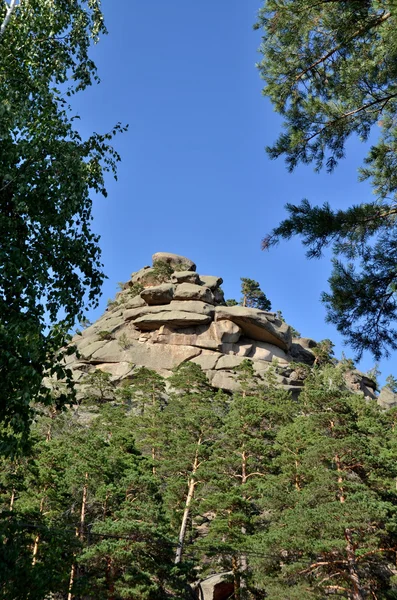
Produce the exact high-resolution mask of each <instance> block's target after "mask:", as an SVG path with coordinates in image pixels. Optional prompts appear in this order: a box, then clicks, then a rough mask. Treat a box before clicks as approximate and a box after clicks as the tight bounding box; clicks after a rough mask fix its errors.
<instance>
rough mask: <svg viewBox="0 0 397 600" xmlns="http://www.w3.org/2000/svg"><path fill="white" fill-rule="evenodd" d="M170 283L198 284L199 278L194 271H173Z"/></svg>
mask: <svg viewBox="0 0 397 600" xmlns="http://www.w3.org/2000/svg"><path fill="white" fill-rule="evenodd" d="M171 281H172V283H176V284H179V283H194V284H196V283H200V276H199V274H198V273H195V272H194V271H175V272H174V273H173V274H172V275H171Z"/></svg>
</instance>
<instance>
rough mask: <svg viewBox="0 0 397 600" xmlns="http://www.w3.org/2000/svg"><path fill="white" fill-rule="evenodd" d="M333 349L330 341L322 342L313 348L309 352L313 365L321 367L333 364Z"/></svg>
mask: <svg viewBox="0 0 397 600" xmlns="http://www.w3.org/2000/svg"><path fill="white" fill-rule="evenodd" d="M333 347H334V344H333V343H332V342H331V340H322V341H321V342H319V343H318V344H317V346H315V347H314V348H311V352H312V353H313V354H314V356H315V359H314V365H317V366H323V365H327V364H329V363H332V362H333V358H332V357H333V354H334V351H333Z"/></svg>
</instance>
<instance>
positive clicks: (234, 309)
mask: <svg viewBox="0 0 397 600" xmlns="http://www.w3.org/2000/svg"><path fill="white" fill-rule="evenodd" d="M224 319H227V320H229V321H233V323H236V325H239V327H241V329H242V330H243V332H244V335H245V336H246V337H248V338H252V339H253V340H257V341H260V342H269V343H270V344H274V345H275V346H278V347H279V348H281V349H282V350H288V349H289V348H290V346H291V343H292V336H291V329H290V327H289V325H287V324H286V323H284V322H283V321H280V319H277V317H276V316H275V315H274V314H273V313H268V312H265V311H263V310H259V309H257V308H245V307H243V306H217V307H216V309H215V320H216V321H222V320H224Z"/></svg>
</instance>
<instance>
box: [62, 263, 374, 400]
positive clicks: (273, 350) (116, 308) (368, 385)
mask: <svg viewBox="0 0 397 600" xmlns="http://www.w3.org/2000/svg"><path fill="white" fill-rule="evenodd" d="M222 282H223V280H222V278H221V277H219V276H214V275H199V274H198V273H197V269H196V264H195V263H194V262H193V261H192V260H190V259H188V258H186V257H184V256H179V255H176V254H171V253H168V252H157V253H156V254H154V255H153V257H152V266H145V267H143V268H142V269H140V270H139V271H136V272H134V273H132V275H131V278H130V280H129V281H128V282H127V283H125V284H124V285H123V289H122V290H121V291H120V292H118V294H117V295H116V298H115V300H114V301H112V302H110V303H109V305H108V308H107V309H106V312H105V313H104V314H103V315H102V316H101V317H100V318H99V319H98V320H97V321H96V322H95V323H94V324H93V325H90V326H89V327H87V328H85V329H84V330H83V331H82V332H80V333H79V334H77V335H75V336H74V338H73V340H72V343H73V344H74V345H75V346H76V347H77V353H76V354H73V355H70V356H69V357H68V358H67V362H68V366H69V367H70V368H71V369H72V372H73V377H74V379H75V381H76V382H81V383H82V382H83V381H84V376H85V375H86V374H87V373H90V372H92V371H94V370H95V369H101V370H102V371H105V372H107V373H109V374H110V375H111V380H112V382H113V383H114V384H115V385H118V384H120V383H122V382H123V380H126V379H129V378H131V377H133V373H134V370H136V368H138V367H142V366H144V367H147V368H149V369H153V370H155V371H157V372H158V373H160V374H161V375H163V376H165V377H168V376H170V375H171V372H172V369H174V368H175V367H177V366H178V365H180V364H181V363H183V362H186V361H192V362H195V363H197V364H199V365H200V366H201V368H202V369H203V371H204V372H205V373H206V376H207V378H208V380H209V381H210V383H211V385H212V386H213V387H215V388H220V389H223V390H226V391H234V390H236V389H237V388H238V383H237V381H236V368H237V367H238V366H239V365H240V364H241V362H242V361H243V360H245V359H249V360H251V361H252V364H253V366H254V369H255V371H256V372H257V374H258V376H263V375H264V374H265V373H266V371H267V370H268V369H269V367H270V366H271V365H274V364H276V365H277V375H276V377H277V380H278V384H279V385H280V386H282V387H284V388H286V389H287V390H289V391H291V392H292V394H293V395H296V394H298V393H299V391H300V389H301V386H302V385H303V380H304V377H305V375H304V371H302V370H300V369H297V368H296V365H297V363H304V364H306V365H312V364H313V363H314V361H315V353H313V349H314V348H315V347H316V346H317V343H316V342H315V341H314V340H311V339H308V338H292V334H291V327H290V326H289V325H287V324H286V323H285V322H284V321H282V320H281V319H280V318H279V317H278V316H277V313H274V312H266V311H262V310H258V309H255V308H246V307H243V306H227V305H226V303H225V300H224V295H223V291H222V288H221V285H222ZM347 384H348V387H349V388H350V389H352V390H354V391H357V392H360V393H363V394H364V395H366V396H369V397H372V398H374V397H375V393H374V392H375V384H374V382H373V381H371V380H370V379H368V378H366V377H365V376H363V375H362V374H360V373H359V372H358V371H352V372H350V374H349V376H348V381H347Z"/></svg>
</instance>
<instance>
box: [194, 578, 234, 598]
mask: <svg viewBox="0 0 397 600" xmlns="http://www.w3.org/2000/svg"><path fill="white" fill-rule="evenodd" d="M194 592H195V596H196V598H197V600H227V599H228V598H231V597H232V595H233V577H232V573H219V574H216V575H210V576H209V577H207V579H204V580H203V581H200V582H199V583H198V584H197V586H196V587H195V588H194Z"/></svg>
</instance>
